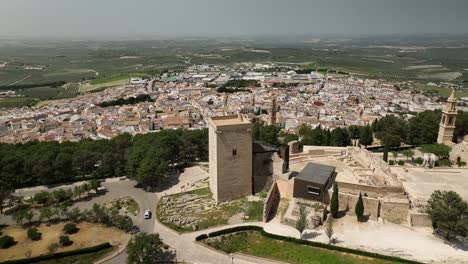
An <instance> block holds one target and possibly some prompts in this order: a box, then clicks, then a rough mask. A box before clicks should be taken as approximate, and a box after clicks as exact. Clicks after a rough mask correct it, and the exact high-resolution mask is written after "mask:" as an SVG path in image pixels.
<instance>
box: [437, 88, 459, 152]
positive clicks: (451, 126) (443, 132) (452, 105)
mask: <svg viewBox="0 0 468 264" xmlns="http://www.w3.org/2000/svg"><path fill="white" fill-rule="evenodd" d="M456 105H457V100H456V98H455V91H454V90H453V91H452V94H451V95H450V97H449V98H448V99H447V105H446V106H445V108H444V109H443V110H442V119H441V120H440V125H439V136H438V137H437V143H439V144H451V143H452V138H453V132H454V131H455V121H456V119H457V114H458V113H457V109H456Z"/></svg>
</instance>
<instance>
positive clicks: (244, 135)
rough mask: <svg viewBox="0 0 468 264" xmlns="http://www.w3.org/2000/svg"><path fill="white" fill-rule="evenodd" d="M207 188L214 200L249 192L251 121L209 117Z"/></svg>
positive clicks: (250, 177) (227, 198)
mask: <svg viewBox="0 0 468 264" xmlns="http://www.w3.org/2000/svg"><path fill="white" fill-rule="evenodd" d="M208 122H209V166H210V189H211V192H212V193H213V198H214V199H215V200H216V201H217V202H222V201H229V200H232V199H236V198H240V197H243V196H245V195H249V194H252V136H251V129H252V124H251V123H250V121H248V120H246V119H244V118H243V117H242V116H241V115H233V116H220V117H212V118H210V119H209V121H208Z"/></svg>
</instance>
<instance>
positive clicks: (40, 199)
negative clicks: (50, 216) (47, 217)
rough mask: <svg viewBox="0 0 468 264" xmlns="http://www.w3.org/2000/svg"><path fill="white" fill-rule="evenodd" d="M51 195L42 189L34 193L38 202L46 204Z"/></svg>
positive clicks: (35, 200)
mask: <svg viewBox="0 0 468 264" xmlns="http://www.w3.org/2000/svg"><path fill="white" fill-rule="evenodd" d="M49 197H50V194H49V193H48V192H46V191H42V192H40V193H36V194H35V195H34V198H33V200H34V202H36V203H38V204H45V203H47V202H48V201H49Z"/></svg>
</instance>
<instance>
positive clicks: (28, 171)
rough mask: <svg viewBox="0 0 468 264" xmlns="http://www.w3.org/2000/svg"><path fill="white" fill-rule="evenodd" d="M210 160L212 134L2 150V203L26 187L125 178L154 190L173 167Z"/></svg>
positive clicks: (157, 135) (162, 134) (185, 133)
mask: <svg viewBox="0 0 468 264" xmlns="http://www.w3.org/2000/svg"><path fill="white" fill-rule="evenodd" d="M207 159H208V130H207V129H203V130H182V129H180V130H164V131H161V132H158V133H150V134H145V135H136V136H134V137H132V136H131V135H129V134H123V135H119V136H117V137H114V138H112V139H110V140H91V139H83V140H81V141H79V142H63V143H58V142H28V143H24V144H0V167H1V168H2V170H0V183H2V184H1V186H2V187H1V188H0V198H1V199H2V201H3V200H4V199H6V197H8V196H9V193H11V191H12V189H14V188H21V187H24V186H33V185H39V184H55V183H64V182H71V181H77V180H87V179H92V178H105V177H115V176H123V175H127V176H128V177H129V178H132V179H135V180H137V181H140V180H141V181H142V182H143V183H149V184H154V183H155V182H157V179H159V178H160V177H162V175H163V173H164V171H165V170H166V169H167V168H169V167H170V166H176V165H178V164H183V163H187V162H192V161H205V160H207ZM97 187H98V186H97ZM97 187H96V186H93V187H91V189H95V188H97Z"/></svg>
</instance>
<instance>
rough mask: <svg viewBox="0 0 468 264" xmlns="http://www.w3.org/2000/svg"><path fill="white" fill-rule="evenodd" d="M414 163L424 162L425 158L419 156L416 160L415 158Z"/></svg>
mask: <svg viewBox="0 0 468 264" xmlns="http://www.w3.org/2000/svg"><path fill="white" fill-rule="evenodd" d="M414 163H416V164H423V159H422V158H421V157H417V158H416V159H415V160H414Z"/></svg>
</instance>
